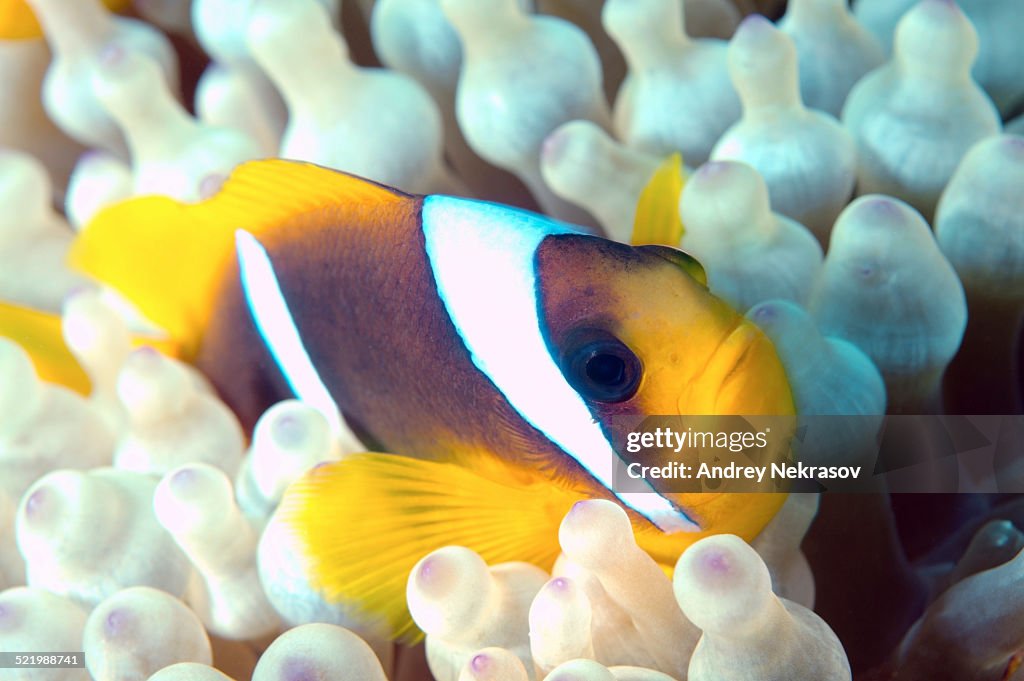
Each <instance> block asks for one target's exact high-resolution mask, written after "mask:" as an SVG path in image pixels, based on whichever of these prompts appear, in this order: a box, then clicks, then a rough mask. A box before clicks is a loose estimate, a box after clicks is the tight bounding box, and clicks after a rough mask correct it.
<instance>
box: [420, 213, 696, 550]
mask: <svg viewBox="0 0 1024 681" xmlns="http://www.w3.org/2000/svg"><path fill="white" fill-rule="evenodd" d="M576 231H577V230H575V229H573V228H572V227H570V226H568V225H563V224H560V223H557V222H554V221H552V220H548V219H546V218H544V217H542V216H539V215H535V214H532V213H527V212H525V211H518V210H515V209H510V208H505V207H502V206H498V205H495V204H490V203H485V202H480V201H467V200H463V199H456V198H453V197H448V196H429V197H427V198H426V199H425V200H424V202H423V234H424V238H425V240H426V249H427V256H428V258H429V260H430V266H431V268H432V270H433V273H434V278H435V280H436V281H437V287H438V294H439V295H440V297H441V300H442V301H444V304H445V307H446V309H447V311H448V315H449V316H450V317H451V320H452V323H453V324H454V325H455V328H456V329H457V330H458V332H459V335H460V336H461V337H462V340H463V342H464V343H465V344H466V348H467V349H468V350H469V353H470V355H471V357H472V359H473V363H474V364H475V365H476V366H477V368H478V369H480V370H481V371H482V372H483V373H484V374H485V375H486V376H487V377H488V378H490V380H491V382H492V383H494V385H495V386H496V387H497V388H498V390H500V391H501V392H502V394H504V396H505V398H506V399H507V400H508V401H509V404H511V405H512V407H513V408H514V409H515V410H516V411H517V412H519V414H520V416H522V417H523V418H524V419H525V420H526V421H527V422H528V423H530V424H531V425H533V426H534V427H535V428H537V429H538V430H540V431H541V432H542V433H544V435H545V436H547V437H548V438H549V439H550V440H551V441H552V442H554V443H555V444H556V445H558V446H559V447H561V448H562V449H563V450H565V452H567V453H568V454H569V456H571V457H573V458H574V459H575V460H576V461H577V462H579V464H580V465H581V466H583V467H584V468H585V469H586V470H587V471H589V472H590V474H591V475H593V476H594V477H595V478H596V479H597V480H598V482H600V483H601V484H602V485H604V486H605V487H606V488H607V489H608V490H610V491H612V492H613V493H614V494H615V495H616V496H617V497H618V498H619V500H621V501H622V503H624V504H625V505H626V506H629V507H630V508H632V509H634V510H635V511H637V512H638V513H640V514H641V515H643V516H644V517H646V518H647V519H648V520H650V521H651V522H653V523H654V524H656V525H657V526H658V527H659V528H661V529H662V530H664V531H665V532H674V531H680V530H684V531H698V530H699V529H700V528H699V527H697V525H696V524H694V523H693V521H691V520H690V519H689V518H687V517H686V516H685V515H684V514H682V513H681V512H680V511H679V510H678V509H676V508H675V507H673V506H672V504H671V502H669V501H668V500H667V499H665V498H664V497H662V496H661V495H659V494H656V493H646V492H645V493H635V492H634V493H627V492H615V491H614V489H613V488H612V471H613V467H614V461H615V457H616V456H617V455H616V453H615V451H614V450H613V449H612V447H611V445H610V444H609V442H608V439H607V438H606V437H605V435H604V433H603V432H602V430H601V426H600V425H599V424H598V423H596V422H595V421H594V418H593V416H592V415H591V414H590V410H589V408H588V407H587V405H586V403H585V402H584V401H583V398H581V397H580V396H579V394H578V393H577V392H576V391H575V390H574V389H573V388H572V386H571V385H569V383H568V381H566V380H565V377H564V376H563V375H562V371H561V369H559V367H558V365H557V364H555V361H554V360H553V359H552V357H551V353H550V352H548V349H547V346H546V344H545V342H544V337H543V335H542V333H541V330H540V324H541V322H540V318H539V313H538V310H537V295H536V271H535V265H534V256H535V254H536V251H537V248H538V246H539V245H540V242H541V241H542V240H543V239H544V238H545V237H547V236H549V235H552V234H566V233H574V232H576ZM652 492H653V488H652Z"/></svg>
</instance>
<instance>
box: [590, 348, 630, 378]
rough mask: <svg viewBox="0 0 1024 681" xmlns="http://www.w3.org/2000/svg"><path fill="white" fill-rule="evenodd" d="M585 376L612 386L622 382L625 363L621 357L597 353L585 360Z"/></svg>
mask: <svg viewBox="0 0 1024 681" xmlns="http://www.w3.org/2000/svg"><path fill="white" fill-rule="evenodd" d="M586 372H587V378H589V379H590V380H591V381H593V382H594V383H597V384H599V385H606V386H614V385H618V384H620V383H622V381H623V378H624V377H625V374H626V363H625V362H624V361H622V358H621V357H617V356H615V355H610V354H607V353H599V354H596V355H594V356H593V357H591V358H590V359H589V360H588V361H587V368H586Z"/></svg>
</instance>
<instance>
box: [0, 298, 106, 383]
mask: <svg viewBox="0 0 1024 681" xmlns="http://www.w3.org/2000/svg"><path fill="white" fill-rule="evenodd" d="M0 336H3V337H4V338H8V339H10V340H12V341H14V342H15V343H17V344H18V345H20V346H21V347H22V348H24V349H25V351H26V352H28V354H29V357H31V358H32V364H33V365H35V368H36V373H37V374H38V375H39V378H41V379H43V380H44V381H48V382H50V383H59V384H60V385H63V386H66V387H68V388H70V389H72V390H74V391H75V392H78V393H81V394H83V395H88V394H89V392H90V391H91V390H92V386H91V384H90V382H89V377H88V376H87V375H86V373H85V371H84V370H83V369H82V367H81V365H80V364H79V363H78V360H77V359H75V356H74V355H73V354H71V350H69V349H68V346H67V345H65V344H64V334H63V332H62V331H61V318H60V315H58V314H54V313H53V312H42V311H39V310H33V309H31V308H28V307H22V306H20V305H14V304H13V303H5V302H3V301H0Z"/></svg>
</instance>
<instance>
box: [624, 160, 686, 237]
mask: <svg viewBox="0 0 1024 681" xmlns="http://www.w3.org/2000/svg"><path fill="white" fill-rule="evenodd" d="M684 173H685V171H684V169H683V157H682V156H681V155H680V154H678V153H675V154H672V155H671V156H669V157H668V158H666V159H665V160H664V161H663V162H662V164H661V165H660V166H658V169H657V170H655V171H654V174H653V175H651V179H650V180H649V181H648V183H647V186H645V187H644V189H643V191H642V192H640V200H639V201H638V202H637V205H636V215H635V217H634V218H633V238H632V241H633V245H634V246H644V245H647V244H660V245H663V246H676V247H678V246H679V242H680V241H681V240H682V238H683V232H684V231H685V230H684V228H683V221H682V219H681V218H680V217H679V196H680V195H681V194H682V193H683V185H684V184H685V183H686V175H685V174H684Z"/></svg>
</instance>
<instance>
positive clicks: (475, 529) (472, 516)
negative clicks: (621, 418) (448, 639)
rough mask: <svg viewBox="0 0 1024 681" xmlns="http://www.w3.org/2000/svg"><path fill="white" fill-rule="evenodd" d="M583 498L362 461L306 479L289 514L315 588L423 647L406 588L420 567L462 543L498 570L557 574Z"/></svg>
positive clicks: (422, 467) (464, 473)
mask: <svg viewBox="0 0 1024 681" xmlns="http://www.w3.org/2000/svg"><path fill="white" fill-rule="evenodd" d="M581 498H583V497H582V496H580V495H579V494H578V493H574V492H570V491H565V490H560V489H557V488H554V487H553V486H551V485H540V484H536V485H513V484H509V483H502V482H497V481H495V480H492V479H490V478H487V477H483V476H481V475H479V474H478V473H476V472H475V471H473V470H471V469H468V468H464V467H462V466H459V465H456V464H451V463H438V462H434V461H424V460H421V459H413V458H409V457H403V456H393V455H389V454H357V455H354V456H351V457H348V458H346V459H344V460H342V461H340V462H337V463H332V464H325V465H321V466H318V467H317V468H314V469H312V470H311V471H309V472H308V473H307V474H306V475H305V476H304V477H303V478H301V479H300V480H298V481H296V482H295V483H294V484H293V485H292V486H291V487H289V489H288V491H287V493H286V495H285V498H284V500H283V502H282V513H283V514H284V515H283V518H284V522H285V523H286V524H287V525H288V526H290V527H291V528H292V530H293V531H294V532H295V534H296V535H297V536H298V537H299V542H300V545H301V546H302V547H303V549H302V550H303V551H304V557H305V559H306V560H307V561H308V564H309V566H310V573H311V574H310V575H309V576H310V578H311V582H312V583H313V585H314V586H316V587H317V588H319V589H321V590H322V591H323V593H324V594H325V595H326V596H327V598H328V599H330V600H333V601H336V602H344V603H346V604H347V605H350V606H353V607H355V608H356V609H358V610H360V611H362V612H364V613H366V615H367V616H368V617H371V618H373V620H374V621H378V622H380V621H382V622H384V623H386V625H387V627H388V628H389V629H390V634H391V636H392V638H395V639H398V640H401V641H403V642H406V643H414V642H416V641H418V640H419V638H420V637H421V636H422V633H421V632H420V630H419V629H418V628H417V627H416V625H415V623H413V621H412V618H411V616H410V615H409V611H408V609H407V607H406V601H405V591H406V582H407V580H408V577H409V573H410V572H411V570H412V568H413V567H414V566H415V564H416V562H417V561H419V560H420V559H421V558H423V557H424V556H426V555H427V554H428V553H430V552H431V551H434V550H435V549H439V548H442V547H444V546H452V545H456V546H464V547H467V548H469V549H472V550H473V551H476V552H477V553H478V554H480V556H482V557H483V559H484V560H485V561H486V562H487V563H488V564H495V563H501V562H507V561H527V562H530V563H533V564H535V565H538V566H540V567H541V568H544V569H546V570H550V569H551V567H552V565H553V563H554V560H555V558H556V557H557V556H558V553H559V551H560V549H559V546H558V527H559V524H560V523H561V521H562V517H563V516H564V515H565V513H566V512H568V510H569V509H570V508H571V507H572V505H573V504H574V503H575V502H576V501H579V500H580V499H581Z"/></svg>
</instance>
